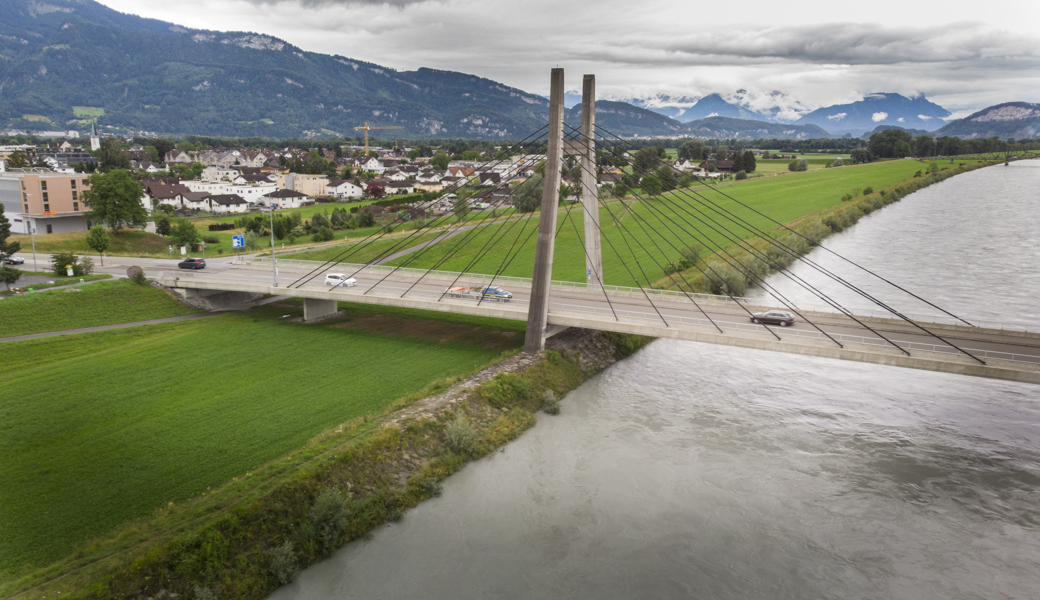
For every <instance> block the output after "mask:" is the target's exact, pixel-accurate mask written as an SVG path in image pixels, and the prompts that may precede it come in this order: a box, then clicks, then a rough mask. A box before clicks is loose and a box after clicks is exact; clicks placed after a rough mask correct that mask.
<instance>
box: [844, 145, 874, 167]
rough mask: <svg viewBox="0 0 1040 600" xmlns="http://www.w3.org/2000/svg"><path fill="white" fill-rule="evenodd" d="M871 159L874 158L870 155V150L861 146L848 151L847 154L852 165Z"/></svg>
mask: <svg viewBox="0 0 1040 600" xmlns="http://www.w3.org/2000/svg"><path fill="white" fill-rule="evenodd" d="M873 159H874V157H872V156H871V155H870V151H869V150H864V149H863V148H856V149H855V150H853V151H852V152H851V153H850V156H849V160H851V161H852V164H854V165H858V164H861V163H868V162H870V161H871V160H873Z"/></svg>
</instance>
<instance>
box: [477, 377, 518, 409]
mask: <svg viewBox="0 0 1040 600" xmlns="http://www.w3.org/2000/svg"><path fill="white" fill-rule="evenodd" d="M477 395H478V396H479V397H481V398H483V399H485V400H487V401H488V403H489V404H491V405H493V406H497V407H499V408H506V407H509V406H514V405H516V404H519V403H522V402H524V401H525V400H529V399H530V396H531V382H530V381H529V380H528V379H527V378H526V377H524V376H522V375H516V374H514V373H499V374H498V375H495V378H494V379H492V380H491V381H489V382H487V383H485V384H484V385H482V386H480V388H479V389H478V390H477Z"/></svg>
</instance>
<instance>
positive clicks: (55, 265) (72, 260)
mask: <svg viewBox="0 0 1040 600" xmlns="http://www.w3.org/2000/svg"><path fill="white" fill-rule="evenodd" d="M66 265H72V274H73V275H86V273H84V272H83V264H82V263H81V262H79V259H78V258H76V255H75V254H73V253H71V252H55V253H54V254H51V271H53V272H54V274H55V275H57V276H58V277H65V276H66V272H65V266H66ZM90 267H91V270H93V268H94V261H91V262H90Z"/></svg>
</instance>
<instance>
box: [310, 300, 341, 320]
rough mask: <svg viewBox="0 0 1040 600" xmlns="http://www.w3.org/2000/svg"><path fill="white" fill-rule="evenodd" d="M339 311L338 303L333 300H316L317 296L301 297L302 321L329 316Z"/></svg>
mask: <svg viewBox="0 0 1040 600" xmlns="http://www.w3.org/2000/svg"><path fill="white" fill-rule="evenodd" d="M337 312H339V303H338V302H336V301H335V300H318V299H317V298H304V299H303V321H304V322H305V323H310V322H312V321H320V320H321V319H324V318H327V317H331V316H332V315H334V314H336V313H337Z"/></svg>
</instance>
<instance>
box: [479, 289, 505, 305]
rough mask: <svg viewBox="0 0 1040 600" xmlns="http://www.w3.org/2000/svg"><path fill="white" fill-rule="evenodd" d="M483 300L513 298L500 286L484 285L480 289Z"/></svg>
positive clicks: (502, 300) (499, 300) (501, 300)
mask: <svg viewBox="0 0 1040 600" xmlns="http://www.w3.org/2000/svg"><path fill="white" fill-rule="evenodd" d="M481 293H482V294H483V296H484V299H485V300H496V301H498V302H509V301H510V300H512V299H513V294H512V293H510V292H507V291H505V290H503V289H502V288H500V287H494V286H490V287H486V288H484V289H483V290H481Z"/></svg>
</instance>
